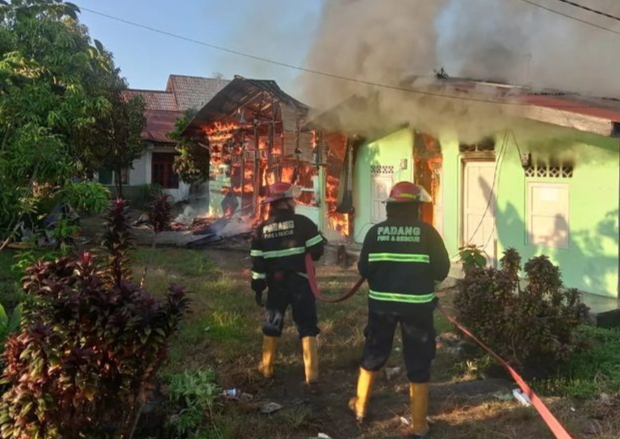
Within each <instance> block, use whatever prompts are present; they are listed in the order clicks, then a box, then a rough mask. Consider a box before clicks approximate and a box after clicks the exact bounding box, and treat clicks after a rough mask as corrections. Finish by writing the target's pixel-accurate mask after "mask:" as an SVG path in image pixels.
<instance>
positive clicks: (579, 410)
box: [147, 249, 620, 439]
mask: <svg viewBox="0 0 620 439" xmlns="http://www.w3.org/2000/svg"><path fill="white" fill-rule="evenodd" d="M205 264H206V265H205ZM155 265H156V267H154V268H155V271H154V274H153V276H152V277H150V278H149V281H148V282H147V287H148V286H149V285H157V287H156V288H155V289H157V288H159V287H161V285H163V284H165V283H166V282H167V281H169V280H174V281H177V282H179V283H181V284H185V285H187V287H188V288H189V289H194V293H195V296H194V306H193V311H192V314H191V316H189V319H190V323H188V324H187V326H185V327H184V329H183V330H182V331H181V334H179V336H178V337H177V339H176V341H175V346H174V348H173V352H172V361H171V365H170V370H173V371H174V370H182V369H192V368H194V369H195V368H200V367H205V366H211V367H214V368H215V369H216V371H217V374H218V379H219V383H220V385H221V386H222V387H223V388H237V389H240V390H241V391H243V392H246V393H249V394H251V395H253V400H252V401H251V402H249V403H240V402H227V403H226V404H225V405H224V407H223V411H222V413H221V415H219V416H218V417H217V419H215V420H214V421H215V422H216V424H217V425H218V426H219V427H218V428H219V429H220V431H221V432H223V433H222V436H221V437H244V438H256V439H259V438H260V439H263V438H308V437H316V436H317V434H319V433H323V434H326V435H328V436H329V437H331V438H333V439H345V438H364V439H374V438H377V439H378V438H391V437H402V435H403V434H406V433H407V426H406V423H407V422H408V418H409V415H408V396H407V389H408V383H407V381H406V377H405V374H404V367H403V363H402V357H401V355H400V341H399V340H397V341H396V342H395V345H394V346H395V348H394V351H393V355H392V356H391V358H390V361H389V363H388V365H387V366H386V367H390V368H392V367H400V368H401V369H400V370H399V371H398V372H397V373H396V374H395V376H393V377H391V378H390V379H388V378H387V376H386V374H385V373H384V372H385V371H382V372H381V373H379V374H378V377H377V380H376V383H375V388H374V391H373V394H372V398H371V402H370V417H369V420H368V422H367V423H366V424H365V425H361V426H360V425H358V424H357V423H356V422H355V420H354V418H353V417H352V415H351V413H350V412H349V410H348V408H347V402H348V400H349V398H350V397H351V396H352V395H353V392H354V388H355V384H356V379H357V367H358V361H359V357H360V354H361V349H362V343H363V329H364V325H365V318H366V299H365V295H366V294H365V291H360V293H358V295H357V296H355V297H354V298H352V299H351V300H349V301H347V302H345V303H342V304H326V303H320V304H319V306H318V312H319V320H320V328H321V335H320V336H319V356H320V369H321V372H320V373H321V375H320V389H321V390H320V392H319V393H318V394H317V395H310V394H308V393H307V392H306V391H305V389H304V386H303V385H302V380H303V362H302V356H301V346H300V343H299V339H298V338H297V336H296V332H295V329H294V326H293V323H292V321H291V318H290V315H287V319H286V323H285V328H286V329H285V332H284V334H283V336H282V338H281V340H280V344H279V346H278V356H277V360H276V375H277V376H276V378H275V379H274V380H273V381H265V380H263V379H262V378H261V377H260V376H259V375H258V373H257V372H256V365H257V363H258V361H259V359H260V350H261V332H260V328H261V323H262V311H261V309H260V308H258V307H257V306H256V305H255V304H254V301H253V293H251V291H250V290H249V276H248V274H249V266H250V261H249V257H248V256H247V253H245V252H243V253H242V252H239V251H226V250H222V249H219V250H201V251H190V250H183V249H158V250H157V258H156V261H155ZM197 266H199V267H201V268H199V269H197V270H194V269H193V268H192V267H197ZM318 274H319V285H320V287H321V288H322V289H323V290H324V293H327V294H332V295H333V294H338V292H342V291H344V290H345V288H347V287H348V286H350V285H352V283H353V282H354V281H355V280H356V273H355V272H354V271H353V270H352V269H343V268H340V267H337V266H328V267H326V266H319V268H318ZM440 295H441V296H443V302H444V305H448V308H449V295H450V292H449V291H444V292H442V293H440ZM436 321H437V328H438V332H440V333H441V335H440V342H439V347H438V354H437V358H436V360H435V362H434V365H433V380H432V385H431V390H430V413H429V415H430V418H431V420H432V422H433V424H432V430H433V438H435V439H448V438H450V439H459V438H463V439H465V438H468V439H469V438H481V439H485V438H488V439H491V438H514V439H517V438H519V439H544V438H552V437H554V436H553V435H552V434H551V433H550V431H549V430H548V429H547V427H546V426H545V424H544V423H543V421H542V420H541V419H540V417H539V416H538V414H537V413H536V411H535V410H534V409H533V408H531V407H530V408H528V407H523V406H521V405H519V404H518V403H517V402H516V401H515V400H514V399H512V398H509V396H508V395H509V394H510V392H511V390H512V389H513V388H515V387H516V385H514V384H513V383H510V382H508V381H505V380H501V379H486V380H477V379H476V378H475V377H476V375H477V374H476V371H475V370H468V368H467V364H463V361H462V360H461V359H460V358H459V356H458V355H457V354H456V353H455V349H454V346H453V345H452V344H451V343H450V340H453V334H451V331H452V327H451V325H450V324H449V323H447V321H446V320H445V318H442V317H441V316H440V315H438V316H437V317H436ZM201 325H202V326H201ZM544 400H545V402H546V403H547V404H548V406H549V408H550V409H551V410H552V412H553V413H554V414H555V415H556V417H557V418H558V419H559V420H560V421H561V422H562V423H563V424H564V425H565V426H566V428H568V429H569V431H571V432H572V434H574V437H575V438H592V439H594V438H596V439H611V438H617V437H620V418H618V417H616V416H615V415H614V416H613V418H610V417H609V416H607V417H604V418H601V417H600V416H599V418H600V419H596V416H595V415H593V413H596V409H597V408H598V409H600V410H604V409H605V407H598V406H597V407H593V406H592V403H590V405H584V403H579V402H574V401H569V400H562V399H557V398H555V399H554V398H545V399H544ZM266 402H275V403H277V404H280V405H281V406H282V407H283V408H282V409H281V410H280V411H278V412H276V413H275V414H272V415H262V414H260V413H259V411H260V408H261V406H262V405H263V404H264V403H266ZM616 414H617V412H616ZM610 419H611V420H610ZM616 421H618V422H616Z"/></svg>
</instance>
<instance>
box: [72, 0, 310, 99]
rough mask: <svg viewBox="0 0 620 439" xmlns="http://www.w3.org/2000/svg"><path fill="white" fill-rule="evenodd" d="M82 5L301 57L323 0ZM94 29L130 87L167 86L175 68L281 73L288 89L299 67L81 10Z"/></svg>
mask: <svg viewBox="0 0 620 439" xmlns="http://www.w3.org/2000/svg"><path fill="white" fill-rule="evenodd" d="M74 3H75V4H77V5H78V6H80V7H84V8H88V9H92V10H95V11H98V12H102V13H105V14H108V15H113V16H115V17H118V18H122V19H125V20H129V21H133V22H137V23H140V24H144V25H147V26H150V27H153V28H157V29H161V30H164V31H167V32H171V33H175V34H179V35H182V36H185V37H188V38H192V39H195V40H199V41H204V42H206V43H210V44H214V45H218V46H223V47H228V48H231V49H234V50H238V51H242V52H247V53H252V54H253V55H257V56H261V57H265V58H271V59H275V60H278V61H282V62H286V63H289V64H293V65H302V64H303V61H304V58H305V55H306V53H307V50H308V47H309V44H310V41H311V39H312V35H313V34H314V32H315V30H316V26H317V24H318V17H319V12H320V5H321V0H174V1H172V0H105V1H101V0H74ZM80 20H81V21H82V23H84V24H85V25H86V26H88V28H89V30H90V35H91V37H93V38H96V39H98V40H100V41H101V42H102V43H103V44H104V46H105V47H106V48H107V49H108V50H111V51H112V53H113V54H114V58H115V61H116V64H117V65H118V66H119V67H120V68H121V70H122V74H123V76H125V77H126V78H127V79H128V81H129V85H130V87H132V88H144V89H163V88H164V87H165V85H166V80H167V78H168V75H170V74H172V73H176V74H185V75H195V76H212V75H213V74H214V73H215V72H218V73H222V74H223V75H224V76H225V77H228V78H230V77H232V76H233V75H235V74H240V75H243V76H246V77H256V78H271V79H276V80H277V81H278V83H279V84H280V86H281V87H282V88H284V89H285V90H287V91H289V92H290V91H291V90H290V89H291V86H292V82H293V80H294V78H295V77H296V76H297V74H298V73H297V72H296V71H294V70H290V69H286V68H284V67H277V66H273V65H269V64H265V63H261V62H258V61H254V60H249V59H246V58H241V57H238V56H234V55H230V54H226V53H222V52H218V51H216V50H213V49H210V48H207V47H203V46H199V45H196V44H194V43H191V42H186V41H181V40H178V39H175V38H172V37H169V36H165V35H160V34H156V33H153V32H151V31H148V30H144V29H139V28H136V27H133V26H130V25H128V24H124V23H119V22H116V21H113V20H110V19H108V18H104V17H100V16H97V15H94V14H92V13H91V12H88V11H82V15H81V17H80Z"/></svg>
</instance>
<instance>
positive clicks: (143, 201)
mask: <svg viewBox="0 0 620 439" xmlns="http://www.w3.org/2000/svg"><path fill="white" fill-rule="evenodd" d="M164 194H165V191H164V188H162V187H161V186H159V185H158V184H143V185H142V186H140V190H139V192H138V197H137V199H136V200H135V201H134V203H133V204H134V205H135V206H136V208H138V209H142V210H147V209H148V208H149V206H150V205H151V203H153V201H155V199H156V198H157V197H160V196H162V195H164Z"/></svg>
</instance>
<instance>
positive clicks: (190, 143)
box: [168, 109, 210, 184]
mask: <svg viewBox="0 0 620 439" xmlns="http://www.w3.org/2000/svg"><path fill="white" fill-rule="evenodd" d="M196 113H197V111H196V110H194V109H190V110H188V111H186V112H185V114H184V115H183V117H180V118H179V119H178V120H177V121H176V123H175V129H174V131H172V132H170V133H168V138H169V139H171V140H175V141H176V142H177V146H176V150H177V152H178V153H179V155H178V156H176V157H175V160H174V171H175V172H176V173H177V174H179V177H180V178H181V180H183V182H185V183H187V184H196V183H202V182H204V181H207V180H208V179H209V161H210V155H209V150H208V149H207V148H205V147H203V146H202V145H200V144H199V143H198V142H197V141H196V140H194V139H191V138H188V137H183V136H181V133H182V132H183V130H184V129H185V127H186V126H187V124H188V123H189V122H190V121H191V120H192V119H193V117H194V116H195V115H196Z"/></svg>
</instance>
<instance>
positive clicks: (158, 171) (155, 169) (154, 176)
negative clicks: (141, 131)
mask: <svg viewBox="0 0 620 439" xmlns="http://www.w3.org/2000/svg"><path fill="white" fill-rule="evenodd" d="M173 164H174V154H170V153H161V152H154V153H153V159H152V161H151V182H152V183H153V184H157V185H159V186H161V187H163V188H164V189H178V188H179V176H178V175H177V174H176V173H175V172H174V168H173Z"/></svg>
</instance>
